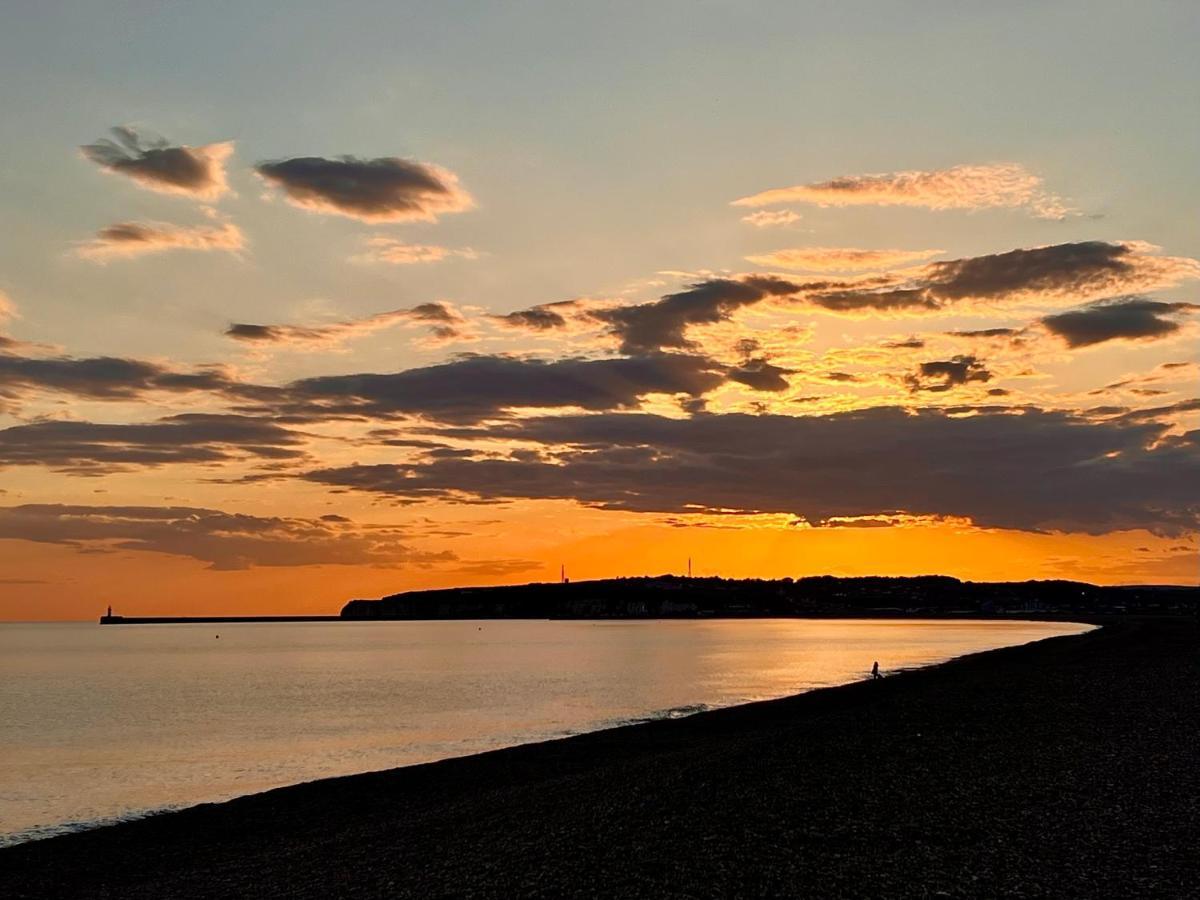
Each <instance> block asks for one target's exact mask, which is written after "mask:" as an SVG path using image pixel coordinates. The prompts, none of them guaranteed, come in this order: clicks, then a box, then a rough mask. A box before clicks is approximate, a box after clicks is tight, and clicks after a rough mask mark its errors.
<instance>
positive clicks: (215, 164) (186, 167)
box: [79, 127, 233, 200]
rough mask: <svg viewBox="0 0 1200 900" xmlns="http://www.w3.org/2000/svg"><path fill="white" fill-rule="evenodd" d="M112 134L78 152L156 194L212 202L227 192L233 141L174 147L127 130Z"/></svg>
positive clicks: (122, 129)
mask: <svg viewBox="0 0 1200 900" xmlns="http://www.w3.org/2000/svg"><path fill="white" fill-rule="evenodd" d="M112 135H113V139H112V140H109V139H107V138H103V139H101V140H98V141H96V142H95V143H94V144H87V145H85V146H83V147H80V148H79V149H80V150H81V151H82V152H83V155H84V156H85V157H86V158H87V159H90V160H91V161H92V162H94V163H96V164H97V165H98V166H101V167H102V168H104V169H105V170H106V171H109V172H115V173H117V174H119V175H125V176H126V177H128V178H132V179H133V180H134V181H135V182H137V183H138V184H139V185H141V186H142V187H145V188H148V189H150V190H152V191H158V192H159V193H164V194H182V195H185V196H188V197H193V198H195V199H198V200H215V199H216V198H217V197H220V196H221V195H222V194H224V193H225V192H226V191H227V190H228V189H229V186H228V184H227V183H226V181H225V160H226V159H228V157H229V156H230V154H232V153H233V143H232V142H227V143H222V144H208V145H207V146H203V147H182V146H180V147H173V146H171V145H170V144H169V143H168V142H167V141H166V140H164V139H162V138H149V137H144V136H142V135H140V134H138V133H137V131H135V130H134V129H133V128H128V127H118V128H113V129H112Z"/></svg>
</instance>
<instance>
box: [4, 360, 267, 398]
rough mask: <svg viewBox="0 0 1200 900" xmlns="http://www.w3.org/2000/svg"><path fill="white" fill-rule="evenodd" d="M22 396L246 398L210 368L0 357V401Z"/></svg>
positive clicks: (248, 388) (224, 374)
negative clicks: (211, 395) (37, 393)
mask: <svg viewBox="0 0 1200 900" xmlns="http://www.w3.org/2000/svg"><path fill="white" fill-rule="evenodd" d="M22 391H56V392H61V393H67V394H73V395H75V396H78V397H87V398H90V399H95V400H131V399H136V398H138V397H141V396H143V395H145V394H147V393H150V392H152V391H171V392H181V391H210V392H214V393H235V394H237V393H243V392H244V393H246V394H248V395H256V394H257V393H258V391H257V389H255V388H254V387H253V386H250V385H239V384H237V383H236V382H235V381H234V380H233V379H232V378H231V376H230V375H229V374H228V373H227V372H225V370H224V369H222V368H220V367H217V366H212V367H205V368H200V369H197V370H195V371H193V372H179V371H176V370H173V369H170V368H168V367H166V366H163V365H160V364H158V363H152V362H146V361H144V360H138V359H126V358H123V357H117V356H96V357H88V358H84V359H76V358H74V357H69V356H57V357H35V356H20V355H15V354H10V353H0V396H2V397H15V396H18V395H19V394H20V393H21V392H22Z"/></svg>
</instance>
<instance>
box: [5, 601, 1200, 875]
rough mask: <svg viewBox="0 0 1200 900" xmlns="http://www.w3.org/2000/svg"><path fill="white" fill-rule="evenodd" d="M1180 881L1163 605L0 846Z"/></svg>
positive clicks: (1176, 722)
mask: <svg viewBox="0 0 1200 900" xmlns="http://www.w3.org/2000/svg"><path fill="white" fill-rule="evenodd" d="M869 662H870V661H869V660H867V661H865V663H867V664H869ZM1198 885H1200V629H1198V627H1197V625H1196V623H1195V622H1194V621H1189V620H1185V619H1175V620H1158V621H1138V622H1122V623H1118V624H1113V625H1110V626H1108V627H1106V628H1104V629H1102V630H1100V631H1096V632H1092V633H1089V634H1086V635H1081V636H1075V637H1063V638H1054V639H1051V640H1047V641H1043V642H1040V643H1037V644H1033V645H1028V646H1025V647H1018V648H1009V649H1005V650H997V651H993V652H989V653H983V654H979V655H976V656H972V657H967V658H964V659H961V660H957V661H954V662H950V663H947V664H945V665H942V666H938V667H935V668H932V669H927V670H923V671H917V672H910V673H905V674H901V675H896V676H893V677H889V678H886V679H884V680H883V681H881V682H876V683H859V684H854V685H848V686H846V687H841V688H833V689H829V690H823V691H816V692H813V693H810V694H805V695H801V696H797V697H792V698H787V699H784V700H778V701H772V702H768V703H759V704H752V705H748V706H742V707H736V708H733V709H727V710H721V711H717V712H712V713H705V714H701V715H697V716H693V717H690V718H687V719H681V720H673V721H663V722H653V723H647V724H643V725H635V726H630V727H627V728H620V729H614V730H611V731H605V732H598V733H595V734H590V735H584V736H581V737H577V738H571V739H568V740H562V741H555V742H550V743H544V744H536V745H527V746H523V747H516V748H513V749H510V750H502V751H497V752H493V753H487V754H483V755H480V756H475V757H468V758H464V759H458V760H449V761H446V762H441V763H434V764H430V765H423V766H414V767H410V768H405V769H396V770H393V771H390V772H381V773H375V774H368V775H359V776H352V777H348V778H338V779H331V780H328V781H321V782H314V783H311V784H305V785H299V786H296V787H291V788H284V789H281V790H276V791H271V792H269V793H265V794H259V795H256V796H252V797H244V798H241V799H238V800H234V801H231V802H229V803H224V804H218V805H207V806H201V807H197V808H194V809H190V810H186V811H183V812H179V813H171V814H166V815H161V816H155V817H152V818H149V819H144V820H141V821H136V822H130V823H125V824H121V825H115V826H111V827H107V828H101V829H97V830H95V831H91V832H85V833H81V834H74V835H67V836H64V837H60V838H54V839H51V840H46V841H38V842H34V843H30V844H24V845H20V846H17V847H13V848H9V849H7V850H0V896H3V897H38V898H44V897H120V898H133V897H153V898H164V897H252V898H268V897H314V898H316V897H319V898H330V897H440V896H482V897H515V896H542V897H564V896H627V897H656V896H671V897H710V896H766V895H770V896H781V895H783V896H787V895H792V896H852V897H873V896H880V897H882V896H888V897H895V896H919V897H925V896H1026V897H1051V896H1053V897H1130V896H1143V897H1184V896H1193V897H1194V896H1196V894H1197V891H1198V890H1200V888H1198V887H1197V886H1198Z"/></svg>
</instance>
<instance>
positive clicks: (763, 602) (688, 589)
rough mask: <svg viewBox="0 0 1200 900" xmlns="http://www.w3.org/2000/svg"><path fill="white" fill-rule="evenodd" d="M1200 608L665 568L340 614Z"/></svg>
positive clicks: (1101, 595)
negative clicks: (702, 574)
mask: <svg viewBox="0 0 1200 900" xmlns="http://www.w3.org/2000/svg"><path fill="white" fill-rule="evenodd" d="M1198 609H1200V588H1196V587H1186V586H1173V585H1170V586H1127V587H1121V586H1116V587H1114V586H1099V585H1094V584H1087V583H1085V582H1079V581H1061V580H1055V581H1019V582H970V581H960V580H959V579H957V578H952V577H949V576H944V575H925V576H916V577H886V576H872V577H852V578H840V577H835V576H832V575H819V576H812V577H807V578H797V579H792V578H781V579H771V580H767V579H760V578H740V579H739V578H717V577H711V578H693V577H682V576H677V575H660V576H656V577H635V578H606V579H598V580H595V581H578V582H567V581H564V582H561V583H546V582H542V583H533V584H524V585H503V586H497V587H461V588H446V589H440V590H422V591H406V592H403V593H398V594H391V595H389V596H386V597H382V598H380V599H378V600H351V601H350V602H349V603H347V604H346V605H345V606H344V607H343V608H342V611H341V618H343V619H349V620H355V621H362V620H380V619H546V618H551V619H553V618H562V619H605V618H619V619H641V618H656V619H660V618H697V617H701V618H703V617H711V618H748V617H767V616H774V617H804V618H814V617H821V618H826V617H830V618H832V617H864V616H870V617H878V618H886V617H978V616H995V617H1010V616H1016V615H1019V616H1025V617H1028V616H1031V615H1032V616H1035V617H1036V616H1043V615H1062V614H1070V615H1107V616H1111V615H1121V614H1125V613H1138V614H1145V613H1186V612H1195V611H1197V610H1198Z"/></svg>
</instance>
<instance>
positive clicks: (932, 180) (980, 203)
mask: <svg viewBox="0 0 1200 900" xmlns="http://www.w3.org/2000/svg"><path fill="white" fill-rule="evenodd" d="M780 203H812V204H815V205H817V206H916V207H924V208H926V209H937V210H944V209H988V208H1009V209H1017V208H1024V209H1028V210H1029V211H1030V212H1031V213H1033V214H1034V215H1035V216H1037V217H1039V218H1044V219H1062V218H1065V217H1066V216H1067V214H1068V213H1069V212H1070V210H1069V209H1068V208H1067V207H1066V206H1065V204H1064V203H1063V201H1062V200H1061V199H1060V198H1059V197H1057V196H1055V195H1054V194H1050V193H1048V192H1047V191H1046V189H1045V187H1044V185H1043V182H1042V179H1041V178H1040V177H1039V176H1037V175H1034V174H1033V173H1032V172H1030V171H1028V170H1027V169H1026V168H1025V167H1024V166H1021V165H1019V164H1017V163H995V164H991V165H965V166H955V167H953V168H950V169H935V170H933V171H927V172H923V171H907V172H887V173H878V174H869V175H843V176H841V177H839V178H834V179H831V180H829V181H818V182H812V183H809V184H797V185H793V186H792V187H785V188H774V189H772V190H768V191H762V192H761V193H758V194H751V195H750V196H748V197H742V198H740V199H738V200H734V201H733V204H734V206H774V205H777V204H780Z"/></svg>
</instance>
